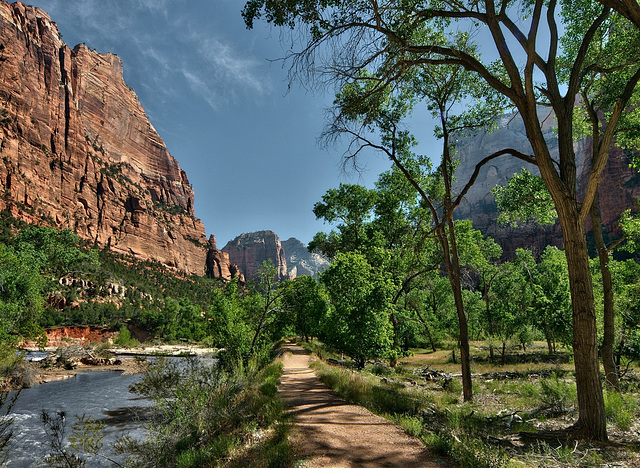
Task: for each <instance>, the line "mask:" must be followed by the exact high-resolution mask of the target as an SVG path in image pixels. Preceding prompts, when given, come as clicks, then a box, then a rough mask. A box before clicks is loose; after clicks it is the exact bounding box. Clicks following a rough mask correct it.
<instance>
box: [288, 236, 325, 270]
mask: <svg viewBox="0 0 640 468" xmlns="http://www.w3.org/2000/svg"><path fill="white" fill-rule="evenodd" d="M282 248H283V249H284V254H285V258H286V259H287V268H288V270H289V277H290V278H292V279H293V278H296V277H298V276H303V275H307V276H314V277H316V278H317V277H318V273H320V272H321V271H322V270H324V269H326V268H329V260H327V259H326V258H325V257H323V256H322V255H318V254H317V253H311V252H309V250H307V246H306V245H304V244H303V243H302V242H300V241H299V240H298V239H296V238H295V237H292V238H290V239H287V240H286V241H284V242H282Z"/></svg>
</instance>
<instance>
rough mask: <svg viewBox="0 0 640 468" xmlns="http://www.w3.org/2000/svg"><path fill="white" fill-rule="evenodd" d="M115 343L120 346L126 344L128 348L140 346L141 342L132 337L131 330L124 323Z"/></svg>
mask: <svg viewBox="0 0 640 468" xmlns="http://www.w3.org/2000/svg"><path fill="white" fill-rule="evenodd" d="M114 343H115V344H117V345H120V346H126V347H128V348H135V347H137V346H140V342H139V341H138V340H136V339H135V338H131V332H130V331H129V329H128V328H127V326H126V325H122V326H121V327H120V331H119V332H118V338H116V339H115V341H114Z"/></svg>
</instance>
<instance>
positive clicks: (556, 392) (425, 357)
mask: <svg viewBox="0 0 640 468" xmlns="http://www.w3.org/2000/svg"><path fill="white" fill-rule="evenodd" d="M312 348H313V349H314V350H315V351H316V355H317V356H329V357H331V358H334V356H335V355H332V354H331V352H330V351H327V350H323V349H322V346H321V344H319V343H314V344H313V346H312ZM533 349H534V350H535V349H537V350H538V352H540V353H543V354H544V355H543V356H542V357H538V356H536V355H535V354H532V359H531V361H530V362H526V361H520V362H513V363H511V364H507V365H505V366H503V367H501V366H499V365H497V364H495V363H491V362H490V361H481V363H480V365H478V363H476V362H475V361H474V362H473V363H472V370H473V372H474V381H473V386H474V401H473V402H463V401H462V396H461V383H460V380H459V378H456V377H453V378H452V379H451V380H448V381H447V383H446V384H444V380H438V379H436V380H434V381H427V380H425V379H424V378H423V377H422V376H421V374H419V373H416V370H419V369H423V368H424V367H425V366H426V365H428V366H429V369H430V370H438V371H442V372H450V373H452V374H459V372H460V370H459V365H455V366H454V365H452V364H451V363H449V362H448V359H449V357H450V351H444V352H442V351H438V352H435V353H433V352H431V351H430V350H429V351H424V352H421V351H420V350H414V353H413V355H412V356H410V357H407V358H405V359H403V360H402V361H401V362H400V363H399V365H398V367H397V368H395V369H392V368H389V367H388V366H385V365H382V364H375V365H369V366H367V367H366V368H365V369H364V370H363V371H362V372H353V370H352V369H351V368H348V367H341V366H337V365H329V364H327V363H325V362H316V363H314V364H313V365H314V366H315V369H316V373H317V374H318V376H319V377H320V378H321V379H322V381H323V382H324V383H325V384H326V385H328V386H329V387H331V388H332V389H333V390H334V391H336V393H338V394H339V395H340V396H341V397H342V398H344V399H345V400H347V401H349V402H351V403H355V404H361V405H363V406H365V407H367V408H368V409H370V410H371V411H373V412H375V413H378V414H380V415H382V416H384V417H386V418H387V419H389V420H391V421H393V422H395V423H396V424H398V425H399V426H401V427H402V428H403V429H404V430H405V431H406V432H407V433H408V434H410V435H412V436H414V437H417V438H419V439H420V440H421V441H422V442H423V443H424V444H425V446H426V447H427V448H428V449H429V450H430V451H431V452H433V453H434V454H436V455H438V456H443V457H449V458H450V459H451V460H453V461H454V462H455V463H457V464H458V466H461V467H474V468H475V467H479V468H483V467H489V468H494V467H495V468H498V467H501V468H516V467H518V468H520V467H538V466H566V467H573V466H576V467H577V466H600V465H601V464H602V463H604V462H607V463H618V465H615V466H625V465H624V464H625V463H627V464H628V466H635V464H638V465H639V466H640V437H638V434H637V427H638V423H637V422H636V421H637V419H638V416H640V414H639V410H638V407H639V405H638V398H639V396H638V392H639V389H638V386H637V385H636V386H629V385H627V386H626V387H625V388H629V390H628V391H627V392H626V393H625V394H623V395H622V396H620V395H619V394H617V393H608V394H606V396H605V406H606V412H607V417H608V419H609V421H610V428H615V429H616V430H617V431H626V432H625V433H624V434H623V435H621V434H620V433H619V432H617V433H615V434H614V431H610V432H611V434H612V436H611V437H612V438H613V439H614V440H617V441H620V442H622V443H621V444H619V445H618V446H605V447H601V446H592V445H590V444H589V443H587V442H579V443H577V444H576V443H575V442H569V441H566V442H559V441H554V442H547V441H544V437H543V434H541V435H540V436H536V435H535V434H536V433H539V432H540V433H544V431H547V430H551V431H553V430H557V429H562V428H566V427H568V426H569V425H570V424H571V423H572V422H574V421H575V420H576V419H577V409H576V406H577V403H576V389H575V380H574V376H573V373H572V371H571V365H570V361H571V360H570V359H569V358H568V357H567V356H566V355H564V354H563V355H561V356H560V358H559V359H558V360H556V361H554V360H552V359H549V358H548V356H547V355H546V347H545V346H542V345H539V346H537V347H535V346H534V347H533ZM530 352H531V351H530V348H529V349H528V353H530ZM534 352H535V351H534ZM514 361H515V360H514ZM478 369H480V370H481V371H482V373H481V374H480V373H479V372H478ZM507 372H508V373H510V374H509V376H508V377H507V378H505V375H504V373H507ZM511 373H512V374H511ZM479 374H480V375H479ZM520 432H527V433H529V434H530V436H528V438H526V439H523V440H533V441H535V440H536V437H538V438H539V439H540V438H541V439H540V440H542V442H538V443H535V442H534V443H533V444H531V443H530V442H526V443H519V444H518V443H512V442H511V440H513V439H514V438H516V439H518V433H520Z"/></svg>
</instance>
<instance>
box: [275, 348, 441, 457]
mask: <svg viewBox="0 0 640 468" xmlns="http://www.w3.org/2000/svg"><path fill="white" fill-rule="evenodd" d="M284 350H285V353H284V355H283V357H282V363H283V365H284V370H283V375H282V379H281V384H280V386H279V387H278V391H279V392H280V395H281V396H282V398H283V399H284V401H285V402H286V403H287V405H288V407H289V412H290V414H291V415H292V416H293V418H294V419H293V421H294V427H295V429H294V431H293V432H294V436H293V437H294V443H295V444H297V445H298V446H299V449H300V452H301V453H300V454H301V455H302V457H303V458H304V459H305V460H308V462H307V463H306V464H305V465H304V466H305V467H306V468H316V467H332V468H334V467H335V468H339V467H340V468H341V467H356V466H357V467H398V468H406V467H411V468H416V467H427V468H431V467H433V468H435V467H438V468H442V467H443V466H447V465H445V464H444V463H445V462H444V461H442V460H438V459H437V457H434V456H433V455H432V454H430V453H429V452H428V451H427V450H426V449H425V447H424V446H423V445H422V444H421V443H420V441H419V440H418V439H416V438H414V437H411V436H409V435H408V434H407V433H405V432H404V431H403V430H402V428H400V427H399V426H397V425H395V424H393V423H391V422H389V421H387V420H386V419H384V418H382V417H380V416H376V415H375V414H373V413H371V412H370V411H368V410H367V409H365V408H363V407H361V406H357V405H351V404H349V403H347V402H345V401H344V400H342V399H340V398H338V397H337V396H336V395H335V394H334V393H333V392H332V391H331V390H329V389H328V388H327V387H326V386H325V385H324V384H323V383H322V382H321V381H320V379H319V378H318V377H316V375H315V374H314V372H313V371H312V370H311V369H310V368H309V354H308V353H307V352H306V351H304V350H303V349H302V348H301V347H299V346H296V345H292V344H287V345H285V346H284Z"/></svg>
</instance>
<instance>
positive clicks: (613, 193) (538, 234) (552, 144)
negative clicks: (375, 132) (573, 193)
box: [454, 108, 640, 258]
mask: <svg viewBox="0 0 640 468" xmlns="http://www.w3.org/2000/svg"><path fill="white" fill-rule="evenodd" d="M538 117H539V119H540V121H541V122H543V125H542V127H543V131H544V135H545V138H546V140H547V143H548V145H549V148H550V150H551V154H552V156H554V157H555V159H557V154H558V146H557V140H556V138H555V133H554V130H553V126H554V125H555V118H554V116H553V114H552V113H550V111H549V110H548V109H546V108H540V109H539V111H538ZM505 148H513V149H515V150H518V151H521V152H523V153H525V154H531V152H532V151H531V146H530V145H529V142H528V140H527V137H526V134H525V130H524V125H523V123H522V120H521V119H520V118H519V117H517V116H515V115H506V116H503V117H502V118H501V119H500V121H499V122H498V128H497V129H496V130H495V131H493V132H480V133H478V134H477V135H475V136H473V137H467V138H459V139H458V140H457V142H456V150H457V157H458V158H459V160H460V164H459V166H458V168H457V170H456V174H455V175H456V181H455V183H454V190H455V192H456V193H459V192H460V190H461V189H462V186H463V184H466V182H467V181H468V180H469V178H470V176H471V174H472V173H473V171H474V169H475V166H476V164H477V163H478V162H479V161H480V160H481V159H483V158H484V157H486V156H489V155H490V154H492V153H494V152H496V151H498V150H501V149H505ZM574 150H575V152H576V164H577V172H578V179H579V180H578V190H579V191H582V190H584V188H585V186H586V181H587V177H588V172H589V170H590V166H589V160H590V156H589V155H590V153H591V142H590V140H588V139H587V140H581V141H578V142H577V143H575V145H574ZM630 162H631V155H630V154H629V152H626V151H622V150H620V149H617V148H612V149H611V151H610V155H609V162H608V163H607V166H606V169H605V171H604V172H603V174H602V178H601V183H600V189H599V192H600V209H601V213H602V222H603V225H604V234H605V236H606V237H607V238H609V239H614V238H616V237H618V236H619V234H620V233H619V228H618V226H617V224H616V220H617V219H618V217H619V216H620V213H622V212H623V211H624V210H626V209H628V208H632V209H634V210H635V209H636V207H635V200H637V199H638V198H640V176H639V175H638V172H637V171H636V170H635V169H632V168H630V167H629V163H630ZM522 167H527V169H529V171H531V173H533V174H539V172H538V170H537V168H535V167H533V166H531V165H529V164H526V163H524V162H522V161H520V160H519V159H516V158H514V157H511V156H508V155H507V156H502V157H500V158H497V159H494V160H493V161H491V162H489V163H488V164H487V165H485V166H484V167H482V168H481V169H480V171H479V175H478V178H477V181H476V183H475V184H474V185H473V187H472V188H471V190H469V192H468V193H467V195H466V197H465V198H464V200H463V202H462V204H461V205H460V207H459V208H458V209H457V210H456V212H455V217H456V218H462V219H470V220H471V221H473V225H474V227H475V228H477V229H480V230H481V231H482V232H483V233H484V234H485V235H489V236H491V237H493V238H494V239H495V240H496V241H497V242H498V243H499V244H500V245H501V246H502V248H503V251H504V254H503V255H504V257H505V258H512V257H513V255H514V253H515V250H516V249H517V248H527V249H531V250H532V251H533V252H534V254H539V253H541V252H542V250H544V248H545V247H546V246H547V245H555V246H557V247H562V231H561V229H560V226H559V224H558V223H556V224H555V225H552V226H544V227H543V226H539V225H536V224H533V223H528V224H526V225H524V226H520V227H515V228H514V227H510V226H501V225H499V224H498V223H497V221H496V218H497V216H498V211H497V206H496V202H495V199H494V198H493V195H492V194H491V189H492V188H493V187H494V186H496V185H506V184H507V181H508V179H509V178H510V177H511V176H512V175H513V174H515V173H517V172H520V170H521V169H522ZM587 228H588V229H590V223H587Z"/></svg>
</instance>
